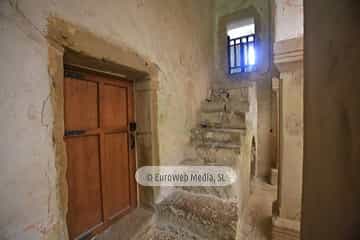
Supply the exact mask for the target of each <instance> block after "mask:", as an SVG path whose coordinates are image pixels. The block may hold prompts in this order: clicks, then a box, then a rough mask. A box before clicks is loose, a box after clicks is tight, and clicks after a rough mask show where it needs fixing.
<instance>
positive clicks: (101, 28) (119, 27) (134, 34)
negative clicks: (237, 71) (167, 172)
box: [0, 0, 213, 240]
mask: <svg viewBox="0 0 360 240" xmlns="http://www.w3.org/2000/svg"><path fill="white" fill-rule="evenodd" d="M54 16H55V17H56V18H57V19H63V20H65V21H66V22H69V23H71V24H72V25H73V26H79V27H81V28H83V29H86V30H87V31H88V32H90V33H91V34H93V35H95V36H98V38H99V39H103V41H104V43H110V44H112V45H114V46H121V47H125V49H129V50H128V51H132V52H135V53H137V54H139V55H141V56H144V58H145V59H148V60H149V62H151V63H153V64H154V65H156V66H157V68H158V69H157V70H158V73H159V74H158V78H157V80H158V82H157V84H158V88H157V96H158V98H157V99H155V100H156V102H155V103H154V104H155V105H156V106H157V110H158V116H157V119H158V120H157V123H156V125H157V127H158V133H156V134H157V136H158V143H159V158H160V159H159V161H160V163H164V164H172V163H177V162H179V161H181V160H183V154H184V152H185V150H186V148H187V144H188V141H189V139H190V137H189V134H190V129H191V128H192V127H193V125H194V124H195V122H196V120H197V111H198V109H199V106H200V101H201V100H202V99H204V98H205V97H206V94H207V92H208V88H209V82H210V80H211V78H212V76H213V74H212V63H213V57H212V56H213V55H212V54H213V53H212V49H213V2H212V1H207V0H199V1H191V0H184V1H183V0H182V1H166V0H163V1H161V0H154V1H144V0H136V1H133V0H126V1H111V0H109V1H102V2H100V1H94V0H88V1H68V0H66V1H56V2H55V1H50V0H37V1H31V2H29V1H22V0H14V1H11V0H10V1H1V3H0V35H1V36H2V37H1V39H0V53H1V54H0V55H1V59H0V72H1V78H2V81H1V88H0V110H1V112H2V113H3V114H2V122H1V123H2V124H1V127H0V132H1V140H0V142H1V143H0V153H1V157H2V160H1V166H0V171H1V173H0V178H1V181H0V184H1V185H0V186H1V189H2V193H1V202H2V205H1V207H0V213H1V214H0V215H1V216H0V238H1V239H29V240H31V239H67V233H66V227H65V219H64V217H63V215H61V212H64V211H65V212H66V209H61V208H60V207H59V201H61V200H62V199H60V195H61V194H60V192H61V191H64V189H59V188H60V187H61V186H62V187H63V185H59V183H58V181H57V176H58V174H59V173H58V172H57V170H58V169H57V167H56V165H55V151H56V149H55V146H54V145H53V135H52V133H53V128H54V119H55V117H54V116H55V112H54V111H56V110H55V109H54V108H53V104H52V99H51V89H52V88H53V82H51V76H50V75H51V74H52V73H51V72H49V68H48V65H49V58H50V57H51V56H50V54H49V52H48V48H49V42H48V39H47V34H48V21H49V19H51V18H52V17H54ZM68 30H69V32H70V33H71V32H72V31H74V32H75V31H77V29H76V28H71V29H68ZM67 40H68V39H64V41H67ZM69 44H71V43H69ZM83 44H86V39H84V40H83ZM97 50H98V49H94V51H95V52H96V51H97ZM55 51H56V50H55ZM113 55H114V56H116V52H114V53H113Z"/></svg>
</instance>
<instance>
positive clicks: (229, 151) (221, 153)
mask: <svg viewBox="0 0 360 240" xmlns="http://www.w3.org/2000/svg"><path fill="white" fill-rule="evenodd" d="M195 151H196V154H197V157H198V158H199V159H201V160H203V161H204V164H205V165H209V166H211V165H212V166H230V167H232V166H235V165H236V163H237V162H238V160H239V158H240V147H239V148H237V149H234V148H215V147H209V146H200V147H197V148H196V149H195Z"/></svg>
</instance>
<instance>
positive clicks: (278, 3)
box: [275, 0, 304, 41]
mask: <svg viewBox="0 0 360 240" xmlns="http://www.w3.org/2000/svg"><path fill="white" fill-rule="evenodd" d="M303 2H304V0H275V41H282V40H286V39H292V38H298V37H301V36H302V35H303V34H304V14H303V11H304V9H303Z"/></svg>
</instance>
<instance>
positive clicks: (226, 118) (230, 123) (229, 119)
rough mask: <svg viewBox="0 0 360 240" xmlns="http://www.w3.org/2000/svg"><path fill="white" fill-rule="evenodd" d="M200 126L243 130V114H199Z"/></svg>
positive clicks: (244, 123)
mask: <svg viewBox="0 0 360 240" xmlns="http://www.w3.org/2000/svg"><path fill="white" fill-rule="evenodd" d="M200 126H203V127H210V128H232V129H245V128H246V122H245V113H238V114H235V113H227V112H201V113H200Z"/></svg>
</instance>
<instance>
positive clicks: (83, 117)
mask: <svg viewBox="0 0 360 240" xmlns="http://www.w3.org/2000/svg"><path fill="white" fill-rule="evenodd" d="M65 110H66V111H65V125H66V126H65V127H66V130H75V129H77V130H79V129H94V128H98V127H99V120H98V115H99V114H98V83H96V82H91V81H86V80H78V79H76V80H75V79H71V78H65Z"/></svg>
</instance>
